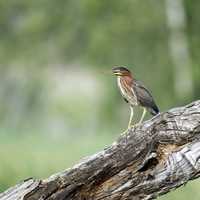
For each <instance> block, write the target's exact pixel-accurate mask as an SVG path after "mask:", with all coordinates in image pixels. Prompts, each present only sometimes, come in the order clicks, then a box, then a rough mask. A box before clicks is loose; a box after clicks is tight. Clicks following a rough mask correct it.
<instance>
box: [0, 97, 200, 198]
mask: <svg viewBox="0 0 200 200" xmlns="http://www.w3.org/2000/svg"><path fill="white" fill-rule="evenodd" d="M52 159H53V158H52ZM199 176H200V101H197V102H194V103H192V104H190V105H188V106H186V107H181V108H175V109H172V110H170V111H168V112H164V113H161V114H159V115H157V116H156V117H154V118H153V119H151V120H149V121H146V122H144V123H143V124H141V125H138V126H136V127H135V128H132V129H130V130H129V131H128V132H127V133H126V134H125V135H123V136H120V138H119V139H118V141H116V142H114V143H113V144H112V145H111V146H110V147H108V148H106V149H104V150H103V151H101V152H99V153H97V154H95V155H93V156H90V157H88V158H85V159H83V160H82V161H81V162H80V163H79V164H77V165H75V166H74V167H73V168H71V169H67V170H65V171H63V172H60V173H58V174H55V175H53V176H51V177H50V178H48V179H46V180H33V179H29V180H26V181H24V182H23V183H20V184H18V185H16V186H15V187H13V188H10V189H9V190H7V191H6V192H4V193H2V194H0V200H19V199H25V200H46V199H48V200H62V199H63V200H64V199H65V200H125V199H126V200H129V199H133V200H135V199H137V200H139V199H154V198H156V197H157V196H159V195H162V194H165V193H167V192H169V191H170V190H171V189H174V188H177V187H179V186H181V185H183V184H185V183H187V182H188V181H189V180H191V179H195V178H198V177H199Z"/></svg>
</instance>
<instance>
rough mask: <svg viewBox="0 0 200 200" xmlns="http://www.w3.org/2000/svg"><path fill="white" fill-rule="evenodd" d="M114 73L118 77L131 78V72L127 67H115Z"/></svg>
mask: <svg viewBox="0 0 200 200" xmlns="http://www.w3.org/2000/svg"><path fill="white" fill-rule="evenodd" d="M112 72H113V74H114V75H116V76H118V77H119V76H131V72H130V71H129V70H128V69H127V68H125V67H114V68H113V69H112Z"/></svg>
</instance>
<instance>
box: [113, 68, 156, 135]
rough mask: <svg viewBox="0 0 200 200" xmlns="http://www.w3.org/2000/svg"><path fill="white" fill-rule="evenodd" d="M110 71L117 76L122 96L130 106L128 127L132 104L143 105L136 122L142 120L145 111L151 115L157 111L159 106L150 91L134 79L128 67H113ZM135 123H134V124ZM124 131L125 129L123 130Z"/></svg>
mask: <svg viewBox="0 0 200 200" xmlns="http://www.w3.org/2000/svg"><path fill="white" fill-rule="evenodd" d="M112 73H113V74H114V75H116V76H117V85H118V87H119V90H120V92H121V95H122V97H123V98H124V100H125V101H126V102H127V103H128V104H129V106H130V110H131V112H130V118H129V123H128V129H129V128H130V127H131V124H132V120H133V115H134V110H133V107H134V106H140V107H143V113H142V116H141V118H140V120H139V123H138V124H141V123H142V122H143V119H144V117H145V115H146V112H147V111H148V112H150V113H151V114H152V115H153V116H155V115H157V114H158V113H159V108H158V106H157V105H156V103H155V101H154V99H153V97H152V95H151V93H150V92H149V90H148V89H147V88H146V87H145V86H144V85H143V83H142V82H140V81H138V80H136V79H135V78H134V76H133V74H132V73H131V71H130V70H129V69H127V68H126V67H114V68H113V69H112ZM135 125H136V124H135ZM125 132H126V131H125Z"/></svg>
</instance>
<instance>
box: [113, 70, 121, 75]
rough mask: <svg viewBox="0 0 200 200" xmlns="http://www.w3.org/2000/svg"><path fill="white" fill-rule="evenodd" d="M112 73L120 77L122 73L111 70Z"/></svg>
mask: <svg viewBox="0 0 200 200" xmlns="http://www.w3.org/2000/svg"><path fill="white" fill-rule="evenodd" d="M112 72H113V74H114V75H116V76H122V73H121V72H120V71H119V70H112Z"/></svg>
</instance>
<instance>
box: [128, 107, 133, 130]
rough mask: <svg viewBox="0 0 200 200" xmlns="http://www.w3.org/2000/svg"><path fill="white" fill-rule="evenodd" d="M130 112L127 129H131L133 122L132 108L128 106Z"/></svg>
mask: <svg viewBox="0 0 200 200" xmlns="http://www.w3.org/2000/svg"><path fill="white" fill-rule="evenodd" d="M130 110H131V114H130V118H129V122H128V129H129V128H130V127H131V122H132V120H133V115H134V111H133V107H132V106H130Z"/></svg>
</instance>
